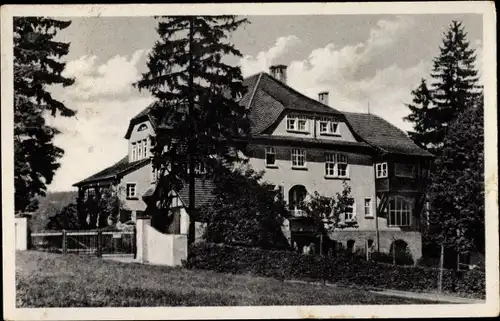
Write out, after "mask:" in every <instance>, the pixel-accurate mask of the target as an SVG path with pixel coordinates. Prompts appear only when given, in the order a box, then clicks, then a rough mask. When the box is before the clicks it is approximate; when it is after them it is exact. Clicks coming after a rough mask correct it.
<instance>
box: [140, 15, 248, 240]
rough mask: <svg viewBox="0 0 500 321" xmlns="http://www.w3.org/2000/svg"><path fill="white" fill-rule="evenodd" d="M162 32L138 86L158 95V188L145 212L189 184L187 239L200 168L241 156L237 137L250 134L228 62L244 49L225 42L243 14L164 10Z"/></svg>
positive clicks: (237, 73)
mask: <svg viewBox="0 0 500 321" xmlns="http://www.w3.org/2000/svg"><path fill="white" fill-rule="evenodd" d="M157 18H158V19H159V22H158V26H157V32H158V34H159V36H160V40H158V41H157V42H156V43H155V45H154V47H153V50H152V52H151V53H150V55H149V57H148V62H147V67H148V71H147V72H146V73H144V74H143V75H142V78H141V79H140V80H139V81H138V82H137V83H136V84H135V85H136V86H137V87H138V88H139V90H142V89H146V90H148V91H149V92H150V93H151V94H152V96H153V97H154V98H155V101H154V103H153V104H152V106H151V107H152V108H151V113H152V114H153V115H154V117H155V118H156V119H159V123H160V125H159V126H158V132H157V134H156V136H155V137H153V141H154V143H153V144H154V146H153V149H152V151H153V167H154V168H155V169H158V170H159V173H160V174H159V175H160V177H159V179H158V184H157V186H158V187H157V188H156V190H155V193H154V195H153V196H152V200H151V201H150V202H149V204H148V209H147V210H148V211H149V210H151V211H154V210H155V209H158V207H163V209H162V210H161V211H163V212H165V210H168V208H169V206H170V199H171V197H172V195H171V194H170V191H172V190H175V191H178V190H180V189H181V188H182V186H183V185H184V184H186V183H187V184H188V186H189V205H188V213H189V215H190V224H189V234H188V242H189V243H192V242H193V241H194V222H195V219H196V216H195V211H196V208H195V204H196V200H195V197H196V195H195V175H196V173H195V167H196V165H197V164H205V165H206V168H207V170H208V174H210V172H211V169H212V168H214V166H215V162H216V160H224V161H226V162H229V163H232V162H233V161H235V160H238V159H239V156H238V153H237V149H238V148H232V147H235V146H236V145H235V143H236V141H238V138H241V137H242V136H246V135H247V134H248V132H249V126H248V117H247V111H246V109H245V108H244V107H243V106H240V105H239V104H238V100H239V99H240V98H241V97H242V96H243V94H244V92H245V87H244V86H243V83H242V81H243V77H242V75H241V70H240V67H239V66H231V65H229V64H227V63H225V62H224V58H225V57H226V56H228V55H230V56H236V57H241V53H240V51H239V50H237V49H236V48H235V47H234V45H233V44H231V43H230V42H229V41H228V37H229V36H230V34H231V32H233V31H235V30H236V29H237V28H238V27H240V26H241V25H242V24H244V23H246V22H247V20H246V19H238V18H236V17H235V16H164V17H157Z"/></svg>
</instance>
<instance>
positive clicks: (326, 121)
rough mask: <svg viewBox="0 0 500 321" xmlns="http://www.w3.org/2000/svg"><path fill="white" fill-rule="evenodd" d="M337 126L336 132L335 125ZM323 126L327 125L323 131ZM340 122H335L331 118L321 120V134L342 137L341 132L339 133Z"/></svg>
mask: <svg viewBox="0 0 500 321" xmlns="http://www.w3.org/2000/svg"><path fill="white" fill-rule="evenodd" d="M334 124H335V125H336V128H335V129H336V130H332V127H333V125H334ZM322 125H325V126H326V128H325V130H323V129H322V128H321V126H322ZM339 129H340V127H339V122H338V121H336V120H334V119H333V118H331V117H322V118H321V119H320V120H319V134H320V135H324V136H340V131H339Z"/></svg>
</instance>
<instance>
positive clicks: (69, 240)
mask: <svg viewBox="0 0 500 321" xmlns="http://www.w3.org/2000/svg"><path fill="white" fill-rule="evenodd" d="M135 237H136V234H135V231H101V230H89V231H69V230H63V231H57V232H53V231H50V232H42V233H32V234H31V248H32V249H34V250H39V251H48V252H56V253H77V254H87V255H96V256H112V255H120V256H134V257H135V255H136V241H135Z"/></svg>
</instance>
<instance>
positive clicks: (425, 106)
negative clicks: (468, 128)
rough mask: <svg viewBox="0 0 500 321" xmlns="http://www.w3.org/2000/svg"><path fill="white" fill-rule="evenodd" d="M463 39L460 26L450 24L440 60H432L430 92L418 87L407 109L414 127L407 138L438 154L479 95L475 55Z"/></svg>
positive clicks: (425, 87)
mask: <svg viewBox="0 0 500 321" xmlns="http://www.w3.org/2000/svg"><path fill="white" fill-rule="evenodd" d="M466 37H467V33H466V32H465V31H464V28H463V26H462V23H461V22H458V21H453V22H452V23H451V24H450V26H449V28H448V30H447V32H446V33H445V34H444V35H443V44H442V46H440V54H439V56H438V57H436V58H434V60H433V68H432V72H431V77H432V79H433V82H432V84H431V88H430V89H427V85H425V86H424V85H423V83H421V84H420V86H419V87H418V88H417V90H415V91H414V92H413V96H414V104H410V105H408V107H409V108H410V111H411V113H410V115H409V116H408V117H407V118H406V120H408V121H410V122H413V123H414V133H410V135H411V136H412V138H414V139H415V141H416V143H417V144H419V145H421V146H423V147H425V148H427V149H429V150H430V151H431V152H434V153H437V154H439V153H440V150H441V148H442V146H443V141H444V137H445V135H446V133H447V128H448V126H449V125H450V123H451V122H452V121H453V120H454V119H455V118H456V117H457V115H458V114H459V113H460V112H462V111H463V110H465V109H466V108H467V107H468V106H470V105H471V103H472V102H473V101H474V100H475V99H477V97H478V96H479V95H480V93H481V87H480V86H479V84H478V72H477V70H476V67H475V61H476V55H475V51H474V49H472V48H470V45H469V42H468V40H467V38H466Z"/></svg>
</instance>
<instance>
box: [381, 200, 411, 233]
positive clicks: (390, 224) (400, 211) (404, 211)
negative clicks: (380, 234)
mask: <svg viewBox="0 0 500 321" xmlns="http://www.w3.org/2000/svg"><path fill="white" fill-rule="evenodd" d="M393 199H394V202H395V206H396V208H395V209H391V203H392V199H390V200H389V204H388V207H387V226H388V227H411V226H412V217H413V208H412V207H413V206H412V202H411V201H408V200H406V199H405V198H404V197H402V196H399V195H397V196H395V197H394V198H393ZM398 200H400V201H402V203H401V207H398V203H397V201H398ZM403 204H404V205H406V206H408V208H404V209H403V208H402V205H403ZM393 212H394V219H395V221H396V222H392V214H393ZM398 215H399V222H400V224H398V222H397V221H398ZM403 215H407V217H406V220H405V221H406V222H407V224H402V223H403Z"/></svg>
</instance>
